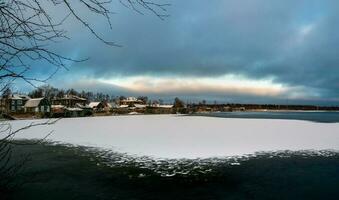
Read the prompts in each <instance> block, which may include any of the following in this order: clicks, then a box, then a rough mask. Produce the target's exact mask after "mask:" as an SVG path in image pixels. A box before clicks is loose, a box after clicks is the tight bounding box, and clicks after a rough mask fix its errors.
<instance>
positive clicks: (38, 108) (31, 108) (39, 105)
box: [24, 98, 51, 113]
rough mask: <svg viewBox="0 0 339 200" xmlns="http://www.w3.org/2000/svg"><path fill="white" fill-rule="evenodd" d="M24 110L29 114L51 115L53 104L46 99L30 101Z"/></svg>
mask: <svg viewBox="0 0 339 200" xmlns="http://www.w3.org/2000/svg"><path fill="white" fill-rule="evenodd" d="M24 108H25V112H28V113H50V112H51V103H50V102H49V101H48V99H46V98H36V99H29V100H28V101H27V102H26V104H25V106H24Z"/></svg>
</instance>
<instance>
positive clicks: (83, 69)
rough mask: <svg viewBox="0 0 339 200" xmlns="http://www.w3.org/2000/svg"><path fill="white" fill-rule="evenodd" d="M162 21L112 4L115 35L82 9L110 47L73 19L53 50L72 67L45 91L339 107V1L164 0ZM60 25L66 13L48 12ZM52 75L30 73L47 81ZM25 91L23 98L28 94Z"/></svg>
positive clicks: (44, 68)
mask: <svg viewBox="0 0 339 200" xmlns="http://www.w3.org/2000/svg"><path fill="white" fill-rule="evenodd" d="M158 2H165V3H170V4H171V6H170V7H168V11H167V14H169V15H170V16H169V17H167V18H166V19H165V20H160V19H159V18H157V17H156V16H154V15H153V14H152V13H150V12H147V11H145V10H143V13H144V14H143V15H141V14H139V13H137V12H133V11H131V10H129V9H127V8H125V7H124V6H122V5H121V4H119V3H118V1H117V2H113V3H112V4H111V10H112V11H113V12H114V14H112V15H111V24H112V29H110V28H109V25H108V24H107V22H106V21H105V20H104V19H103V18H102V17H98V16H95V15H93V14H91V13H88V11H86V10H85V9H84V8H83V7H81V6H78V5H75V6H76V8H77V10H78V12H79V14H81V15H82V16H84V17H85V18H86V20H87V21H88V22H89V23H90V24H91V25H92V26H93V27H94V28H95V30H96V31H97V32H98V33H99V34H100V35H101V36H102V37H103V38H104V39H106V40H108V41H114V42H116V43H117V44H119V45H121V46H122V47H112V46H108V45H105V44H104V43H102V42H101V41H99V40H98V39H96V38H95V37H94V36H93V35H92V34H91V33H90V32H89V31H88V30H86V28H84V27H83V26H82V25H81V24H79V23H78V22H76V20H74V19H68V20H67V21H66V22H65V24H64V28H65V30H67V31H68V35H69V36H70V38H71V39H69V40H65V41H62V42H60V43H57V44H53V45H52V46H51V48H53V49H55V51H56V52H60V53H62V54H63V55H65V56H68V57H72V58H75V59H83V58H89V59H88V60H86V61H84V62H80V63H74V62H69V63H67V64H68V69H69V70H61V71H59V72H58V73H57V74H56V75H55V76H54V77H53V78H52V79H51V80H49V81H48V83H49V84H50V85H52V86H54V87H58V88H75V89H77V90H91V91H94V92H97V91H99V92H106V93H109V94H112V95H127V96H138V95H148V96H150V97H152V98H162V99H172V98H174V97H175V96H179V97H181V98H183V99H185V100H187V101H199V100H202V99H205V100H207V101H215V100H216V101H218V102H240V103H284V104H285V103H305V104H321V105H323V104H324V105H339V56H338V47H339V34H338V31H339V26H337V24H339V12H338V11H339V2H338V1H335V0H323V1H317V0H299V1H295V0H284V1H278V0H273V1H272V0H242V1H239V0H211V1H206V0H185V1H182V0H159V1H158ZM51 12H52V13H53V14H54V15H55V16H61V15H63V14H65V13H63V12H64V9H59V10H58V9H55V8H51ZM52 71H53V67H52V66H49V65H48V64H46V63H45V64H42V65H39V66H35V67H34V68H32V71H31V72H30V73H31V75H33V76H38V77H44V76H48V74H49V73H51V72H52ZM31 89H33V88H31V87H30V86H22V87H20V90H31Z"/></svg>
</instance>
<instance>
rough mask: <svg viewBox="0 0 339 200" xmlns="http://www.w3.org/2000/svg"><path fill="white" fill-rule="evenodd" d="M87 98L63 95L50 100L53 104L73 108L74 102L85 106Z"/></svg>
mask: <svg viewBox="0 0 339 200" xmlns="http://www.w3.org/2000/svg"><path fill="white" fill-rule="evenodd" d="M86 103H87V99H85V98H82V97H78V96H76V95H65V96H64V97H62V98H55V99H53V100H52V104H53V105H63V106H66V107H69V108H75V107H76V104H80V105H83V106H85V105H86Z"/></svg>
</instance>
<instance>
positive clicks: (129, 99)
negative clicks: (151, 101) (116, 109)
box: [120, 97, 144, 105]
mask: <svg viewBox="0 0 339 200" xmlns="http://www.w3.org/2000/svg"><path fill="white" fill-rule="evenodd" d="M134 104H144V102H143V101H142V100H139V99H137V98H135V97H127V98H126V99H123V100H121V101H120V105H134Z"/></svg>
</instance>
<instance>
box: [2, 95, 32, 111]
mask: <svg viewBox="0 0 339 200" xmlns="http://www.w3.org/2000/svg"><path fill="white" fill-rule="evenodd" d="M29 99H30V97H29V96H27V95H21V94H11V95H9V96H6V97H2V98H1V99H0V110H1V111H2V112H5V113H13V112H23V111H24V105H25V103H26V102H27V101H28V100H29Z"/></svg>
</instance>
